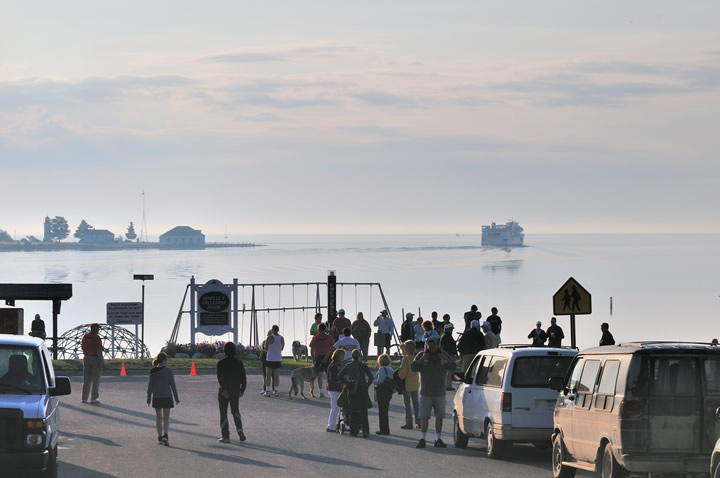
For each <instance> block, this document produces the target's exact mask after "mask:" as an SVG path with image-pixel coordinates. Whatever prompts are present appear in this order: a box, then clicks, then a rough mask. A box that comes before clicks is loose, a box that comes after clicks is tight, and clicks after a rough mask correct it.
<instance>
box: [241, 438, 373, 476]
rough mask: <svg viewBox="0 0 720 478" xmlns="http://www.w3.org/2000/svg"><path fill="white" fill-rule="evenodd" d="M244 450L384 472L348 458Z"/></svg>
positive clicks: (260, 448) (284, 450) (283, 450)
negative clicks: (289, 455) (290, 455)
mask: <svg viewBox="0 0 720 478" xmlns="http://www.w3.org/2000/svg"><path fill="white" fill-rule="evenodd" d="M242 447H243V448H251V449H253V450H258V451H263V452H267V453H275V454H277V455H283V456H287V455H288V453H292V455H293V456H294V457H296V458H299V459H301V460H308V461H310V462H312V463H324V464H327V465H341V466H352V467H354V468H358V469H362V470H368V471H382V469H381V468H376V467H374V466H368V465H366V464H364V463H357V462H353V461H350V460H348V459H347V457H343V458H333V457H331V456H323V455H312V454H309V453H293V452H291V451H290V450H288V449H287V448H274V447H271V446H266V445H255V444H252V443H250V444H244V445H242Z"/></svg>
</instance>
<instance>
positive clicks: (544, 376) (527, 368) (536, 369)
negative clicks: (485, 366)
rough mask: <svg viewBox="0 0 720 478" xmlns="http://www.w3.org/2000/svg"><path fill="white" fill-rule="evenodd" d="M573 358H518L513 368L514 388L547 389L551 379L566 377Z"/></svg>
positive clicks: (512, 382)
mask: <svg viewBox="0 0 720 478" xmlns="http://www.w3.org/2000/svg"><path fill="white" fill-rule="evenodd" d="M572 359H573V358H572V357H566V356H551V357H548V356H545V357H518V358H517V359H515V365H514V367H513V373H512V381H511V382H510V383H511V384H512V386H513V387H518V388H522V387H528V388H530V387H532V388H547V387H549V386H550V385H549V384H548V380H549V379H550V377H564V376H565V373H566V372H567V369H568V367H569V366H570V362H571V361H572Z"/></svg>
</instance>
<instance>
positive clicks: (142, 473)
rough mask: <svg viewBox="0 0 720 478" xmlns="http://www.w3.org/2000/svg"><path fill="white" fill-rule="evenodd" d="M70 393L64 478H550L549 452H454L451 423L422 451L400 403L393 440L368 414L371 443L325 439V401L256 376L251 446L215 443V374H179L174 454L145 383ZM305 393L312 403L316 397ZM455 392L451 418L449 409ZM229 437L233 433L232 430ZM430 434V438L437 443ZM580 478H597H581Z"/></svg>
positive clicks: (131, 379) (119, 382)
mask: <svg viewBox="0 0 720 478" xmlns="http://www.w3.org/2000/svg"><path fill="white" fill-rule="evenodd" d="M71 381H72V387H73V393H72V395H70V396H67V397H62V406H61V417H62V427H61V428H62V431H61V438H60V447H59V448H60V450H59V456H60V471H59V476H60V477H63V478H84V477H111V476H112V477H205V476H225V474H227V473H241V475H240V476H253V477H278V476H291V475H292V476H296V477H304V476H343V477H354V476H378V475H379V476H389V475H390V474H393V475H395V476H400V477H403V476H418V474H419V473H423V474H426V475H427V476H448V475H449V474H452V475H455V476H488V477H490V476H492V477H495V478H502V477H508V478H510V477H518V476H525V477H536V476H540V477H543V476H545V477H550V476H552V474H551V472H550V450H549V449H548V450H539V449H537V448H535V447H533V446H529V445H515V446H514V447H513V448H512V451H511V452H510V453H509V454H508V457H507V458H506V459H504V460H490V459H488V458H486V457H484V451H485V449H484V445H483V444H482V442H480V441H477V440H470V445H469V446H468V448H466V449H464V450H461V449H456V448H454V447H453V446H452V420H450V419H448V420H446V421H445V427H444V428H445V429H444V430H443V440H444V441H445V442H446V443H448V448H447V449H437V448H433V447H432V442H431V441H430V443H429V447H428V448H426V449H424V450H418V449H416V448H415V444H416V443H417V440H418V438H419V433H418V432H417V431H414V430H401V429H400V425H401V424H402V423H403V420H404V411H403V406H402V400H401V398H400V397H399V396H397V395H395V396H394V397H393V401H392V403H391V406H390V423H391V432H392V435H391V436H387V437H379V436H377V435H375V434H374V433H372V432H374V430H376V429H377V423H378V419H377V409H376V408H373V409H371V410H370V429H371V437H370V439H367V440H364V439H362V438H352V437H350V436H348V435H344V436H340V435H336V434H331V433H327V432H326V431H325V425H326V423H327V416H328V411H329V404H328V399H324V400H322V399H309V400H302V399H299V400H298V399H294V400H289V398H288V394H287V390H288V389H289V385H290V380H289V376H288V375H282V376H281V387H280V389H281V390H282V393H281V394H280V396H279V397H278V398H267V397H263V396H261V395H260V393H259V391H260V389H261V388H262V385H261V379H260V376H259V375H252V374H251V375H249V376H248V382H249V386H248V390H247V393H246V394H245V396H244V397H243V398H241V399H240V412H241V414H242V417H243V424H244V429H245V433H246V435H247V437H248V439H247V441H246V442H243V443H240V442H239V441H237V437H236V436H235V435H234V434H233V436H232V440H233V441H232V443H231V444H229V445H225V444H220V443H218V442H217V439H218V437H219V433H220V430H219V415H218V410H217V400H216V396H217V382H216V379H215V376H214V374H212V373H204V372H201V373H200V374H199V375H197V376H189V375H188V374H187V372H179V373H178V374H176V381H177V386H178V391H179V394H180V404H179V405H178V406H177V407H176V408H175V409H173V411H172V415H171V428H170V434H169V436H170V445H171V446H170V447H163V446H160V445H157V444H156V441H157V435H156V432H155V413H154V410H153V409H152V408H149V407H147V406H146V403H145V389H146V383H147V376H146V375H145V374H143V375H131V376H127V377H119V376H106V377H103V379H102V382H101V387H100V394H101V396H100V399H101V403H100V404H98V405H89V404H83V403H81V400H80V391H81V388H82V377H71ZM306 394H307V395H308V397H309V393H307V388H306ZM451 398H452V393H451V392H448V400H447V404H448V416H450V413H449V412H450V411H451V407H452V403H451ZM231 429H232V426H231ZM431 433H432V430H430V433H429V434H428V436H429V437H430V438H431V439H432V434H431ZM577 476H593V475H592V474H585V473H578V475H577Z"/></svg>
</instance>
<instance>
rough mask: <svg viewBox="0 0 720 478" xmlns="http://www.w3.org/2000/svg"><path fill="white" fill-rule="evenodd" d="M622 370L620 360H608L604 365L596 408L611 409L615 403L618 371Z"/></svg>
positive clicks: (596, 398) (596, 397)
mask: <svg viewBox="0 0 720 478" xmlns="http://www.w3.org/2000/svg"><path fill="white" fill-rule="evenodd" d="M619 370H620V361H619V360H608V361H606V362H605V365H604V366H603V370H602V375H601V376H600V384H599V385H598V391H597V395H596V396H595V408H596V409H598V410H605V411H608V412H609V411H611V410H612V409H613V406H614V405H615V385H616V383H617V377H618V371H619Z"/></svg>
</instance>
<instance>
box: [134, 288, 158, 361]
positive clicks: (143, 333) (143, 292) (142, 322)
mask: <svg viewBox="0 0 720 478" xmlns="http://www.w3.org/2000/svg"><path fill="white" fill-rule="evenodd" d="M154 279H155V276H154V275H152V274H134V275H133V280H141V281H142V319H141V320H140V323H141V324H142V340H141V342H142V344H143V347H145V281H146V280H154ZM135 337H137V328H136V329H135Z"/></svg>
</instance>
